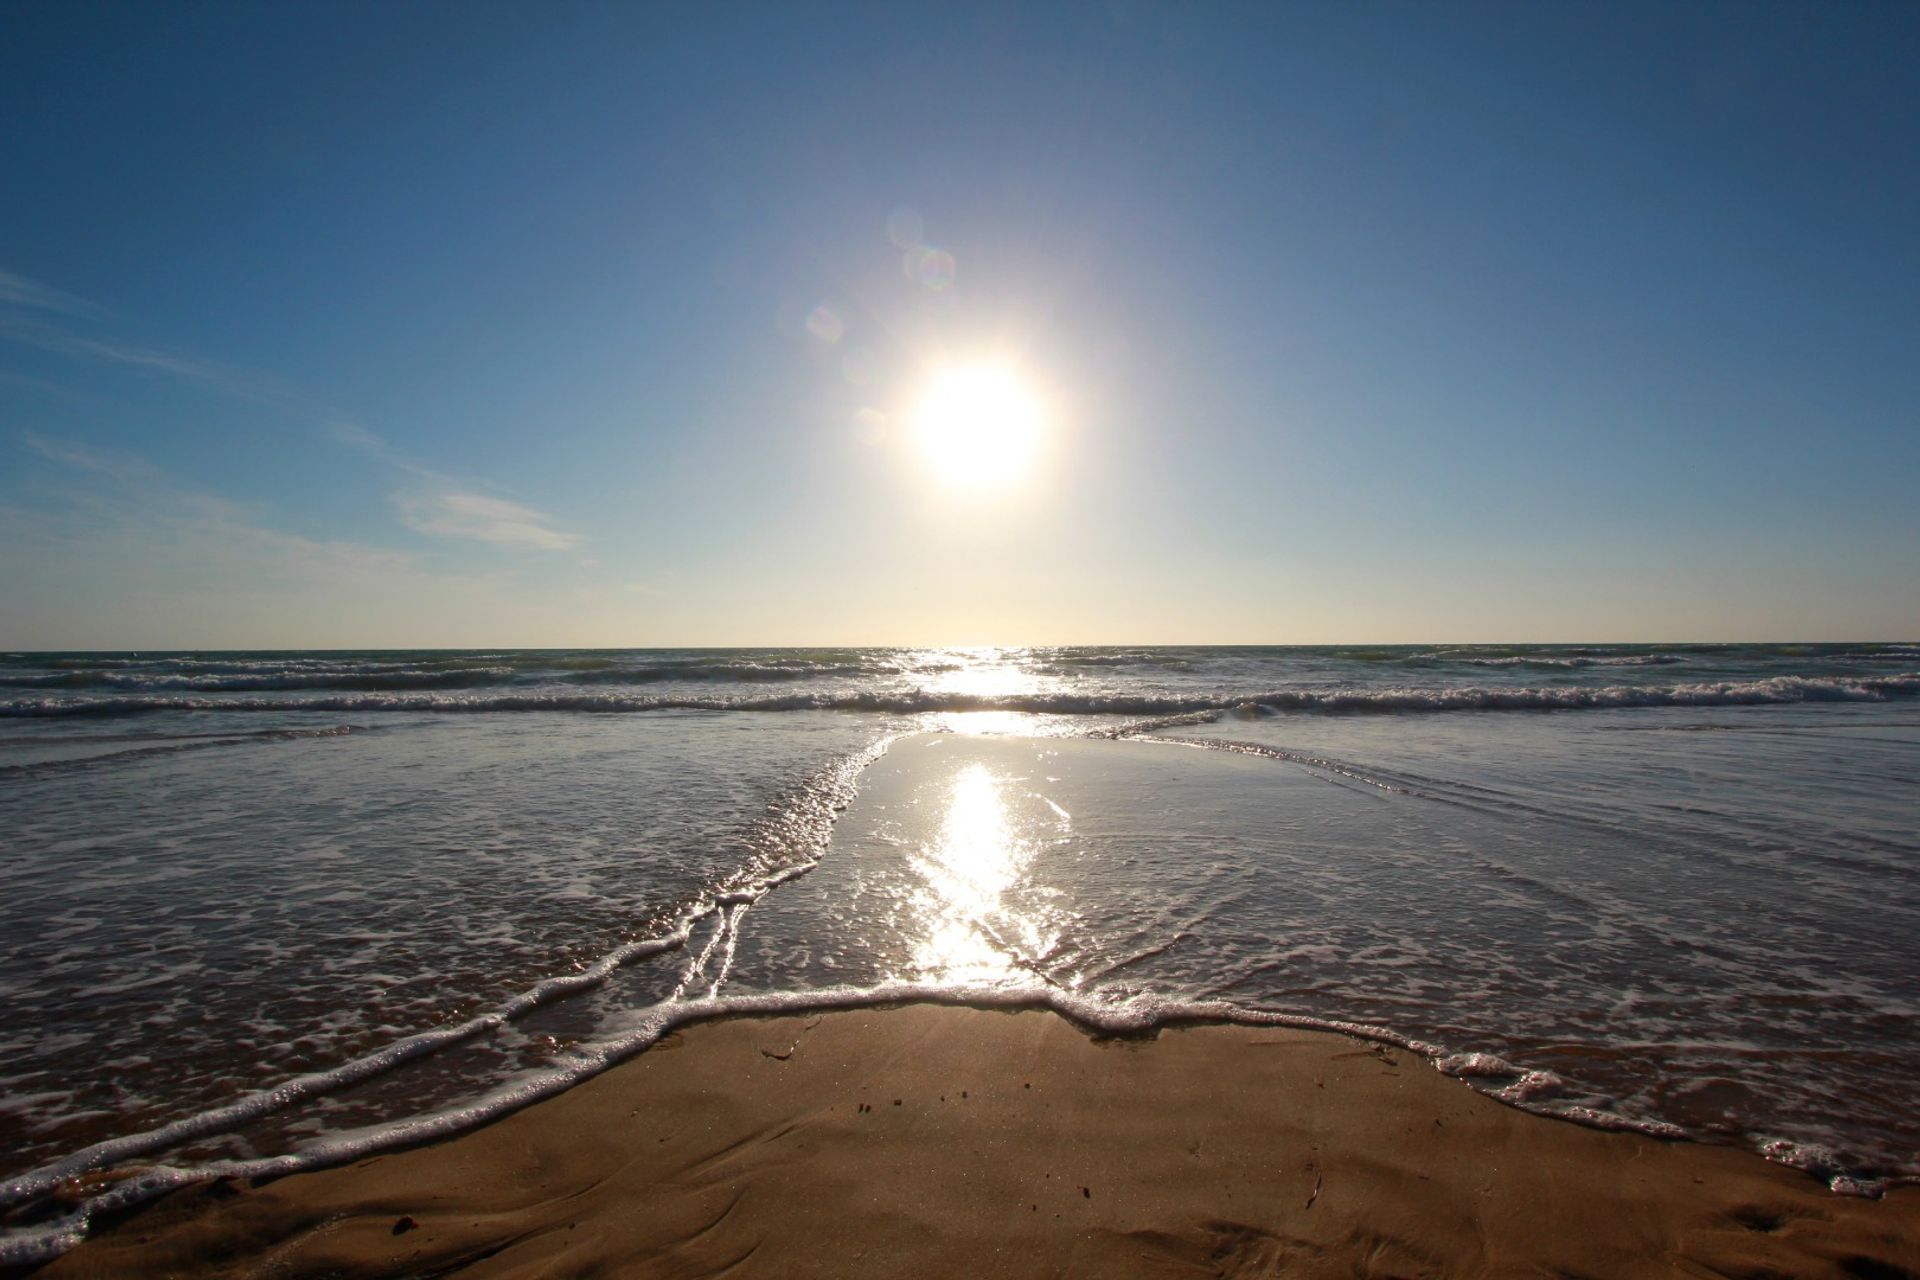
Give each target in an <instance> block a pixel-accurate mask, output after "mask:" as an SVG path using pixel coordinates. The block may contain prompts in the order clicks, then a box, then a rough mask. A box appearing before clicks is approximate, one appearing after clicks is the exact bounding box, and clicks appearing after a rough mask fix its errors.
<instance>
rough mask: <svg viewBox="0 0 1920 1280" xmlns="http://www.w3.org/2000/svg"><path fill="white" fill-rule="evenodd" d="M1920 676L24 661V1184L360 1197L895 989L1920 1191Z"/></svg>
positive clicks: (1664, 662)
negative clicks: (282, 1168) (372, 1159)
mask: <svg viewBox="0 0 1920 1280" xmlns="http://www.w3.org/2000/svg"><path fill="white" fill-rule="evenodd" d="M1916 668H1920V649H1915V648H1914V647H1913V646H1908V645H1849V646H1812V647H1809V646H1791V647H1787V646H1733V647H1728V646H1682V647H1666V648H1656V647H1617V646H1616V647H1608V646H1577V647H1560V648H1530V649H1484V648H1483V649H1474V650H1456V651H1448V652H1442V651H1436V650H1433V649H1419V648H1397V649H1359V650H1351V649H1349V650H1334V649H1311V650H1297V649H1281V650H1249V649H1194V648H1188V649H1170V650H1133V649H1111V648H1108V649H1079V650H1058V649H1055V650H1007V651H1002V650H995V651H964V652H958V651H956V652H937V653H936V652H912V651H901V650H883V651H840V650H833V651H807V652H794V651H768V650H760V651H730V652H726V653H702V652H698V651H682V652H672V653H637V652H613V653H600V654H578V653H573V654H555V653H546V652H543V653H512V654H501V653H496V654H456V655H449V654H227V655H159V656H136V655H117V656H111V657H103V656H99V655H27V656H21V655H14V656H11V657H7V658H4V659H0V686H4V687H0V830H4V831H5V832H6V841H5V846H4V852H3V853H0V884H3V885H4V887H5V890H6V892H5V894H4V895H0V938H4V940H5V942H6V946H5V948H4V952H3V953H0V1062H3V1063H4V1064H5V1065H4V1067H0V1073H4V1074H0V1149H3V1150H4V1151H5V1152H6V1167H5V1168H0V1176H6V1175H26V1173H27V1171H28V1170H30V1169H33V1168H34V1167H36V1166H47V1165H48V1164H49V1162H59V1161H61V1160H62V1158H63V1157H67V1156H69V1155H71V1154H72V1153H75V1152H77V1151H84V1149H85V1148H87V1147H88V1146H89V1144H94V1143H100V1142H108V1141H114V1140H119V1139H124V1138H126V1137H127V1135H137V1134H139V1133H140V1132H141V1131H144V1130H151V1129H154V1128H155V1127H157V1126H164V1125H167V1124H169V1123H173V1124H176V1125H178V1126H179V1130H178V1131H177V1132H176V1133H175V1134H173V1135H172V1136H170V1137H167V1138H155V1139H153V1140H151V1141H147V1140H139V1139H136V1140H134V1141H132V1142H130V1143H128V1142H123V1143H121V1145H119V1146H118V1147H113V1148H108V1149H105V1150H99V1151H94V1152H92V1153H91V1154H82V1155H80V1156H79V1157H78V1158H77V1159H75V1160H72V1161H70V1162H68V1163H67V1166H66V1167H68V1168H84V1167H91V1166H93V1165H98V1164H103V1163H110V1162H111V1160H112V1159H125V1158H135V1157H137V1158H139V1159H141V1160H142V1161H147V1162H151V1161H154V1160H156V1159H158V1160H167V1161H174V1162H181V1161H185V1162H193V1161H206V1160H215V1159H257V1158H263V1157H271V1156H275V1155H277V1154H280V1153H283V1152H288V1151H296V1152H297V1151H302V1150H304V1151H310V1152H319V1151H322V1150H324V1151H328V1152H331V1153H332V1156H330V1158H332V1157H337V1156H338V1155H340V1154H342V1153H347V1152H350V1151H352V1150H358V1149H362V1148H363V1146H364V1145H365V1144H366V1143H368V1142H377V1141H379V1140H380V1138H379V1136H378V1135H377V1134H375V1135H373V1136H369V1135H367V1134H366V1133H365V1132H363V1131H364V1130H365V1129H366V1128H367V1127H368V1126H375V1127H377V1126H379V1125H382V1124H385V1123H389V1122H392V1121H395V1120H399V1119H403V1118H404V1117H407V1116H412V1115H430V1114H443V1115H454V1114H456V1113H462V1111H463V1108H466V1109H467V1110H466V1112H465V1115H464V1118H465V1120H470V1119H471V1118H472V1116H473V1115H477V1114H480V1113H482V1112H484V1111H485V1110H486V1108H487V1107H488V1106H494V1105H499V1101H498V1099H496V1101H495V1102H493V1103H485V1104H483V1105H481V1106H480V1107H479V1108H478V1110H473V1109H472V1104H473V1103H474V1100H476V1099H483V1098H486V1097H487V1096H489V1095H490V1094H496V1093H498V1091H500V1090H503V1089H505V1090H507V1091H509V1092H511V1091H512V1090H514V1089H521V1090H522V1091H523V1092H524V1090H526V1089H529V1088H545V1087H548V1086H547V1085H545V1084H541V1083H539V1082H540V1081H542V1080H545V1079H548V1078H549V1077H550V1076H551V1077H553V1078H554V1079H560V1078H561V1077H565V1078H572V1076H574V1075H577V1074H578V1073H579V1072H580V1071H582V1070H591V1069H593V1064H594V1063H595V1062H598V1061H602V1060H604V1059H605V1058H606V1057H607V1056H609V1054H610V1053H613V1052H615V1051H616V1050H615V1049H610V1048H608V1046H618V1048H617V1051H618V1052H624V1051H626V1050H627V1049H629V1048H631V1047H633V1046H635V1045H636V1044H638V1043H642V1042H644V1040H645V1039H646V1037H647V1035H649V1034H652V1033H653V1032H650V1031H649V1030H648V1029H649V1028H652V1029H653V1031H657V1029H658V1028H659V1027H660V1026H661V1025H664V1022H663V1015H662V1010H663V1009H665V1010H667V1011H668V1014H667V1015H666V1016H667V1017H668V1018H670V1017H671V1016H678V1015H677V1014H673V1013H672V1011H673V1010H676V1009H678V1010H681V1011H683V1012H684V1011H685V1010H686V1009H689V1008H692V1007H694V1006H696V1005H699V1006H700V1007H706V1005H705V1004H704V1002H708V1001H718V1002H720V1004H721V1006H724V1004H725V1002H726V1001H728V1000H729V999H739V998H745V997H748V996H753V995H758V994H764V995H767V996H769V997H772V998H775V999H778V1000H801V1001H804V1000H809V999H834V1000H844V999H848V998H861V997H859V996H858V994H857V993H859V992H862V991H864V992H873V991H875V990H876V988H883V989H885V990H890V991H895V992H916V993H920V994H941V993H944V994H946V995H948V996H971V997H974V998H985V997H986V996H988V995H989V994H991V995H992V996H993V998H998V999H1012V1000H1023V999H1028V1000H1050V1001H1052V1002H1053V1003H1055V1004H1056V1006H1058V1007H1064V1008H1068V1009H1069V1010H1070V1011H1073V1012H1075V1013H1076V1014H1077V1015H1078V1016H1083V1017H1086V1018H1088V1019H1089V1020H1093V1021H1100V1020H1101V1019H1102V1018H1110V1019H1112V1020H1113V1022H1114V1024H1115V1025H1128V1026H1142V1025H1150V1024H1151V1023H1152V1021H1153V1020H1154V1019H1155V1018H1157V1017H1162V1016H1187V1015H1189V1014H1191V1013H1193V1012H1195V1011H1196V1009H1198V1008H1200V1007H1201V1006H1202V1005H1204V1006H1205V1007H1206V1008H1207V1009H1208V1010H1210V1011H1211V1012H1213V1013H1214V1014H1220V1013H1228V1014H1231V1013H1232V1012H1234V1011H1236V1010H1237V1011H1241V1012H1243V1013H1245V1012H1265V1013H1268V1014H1277V1015H1285V1016H1290V1017H1299V1018H1303V1019H1306V1020H1309V1021H1321V1022H1358V1023H1366V1024H1371V1025H1374V1026H1377V1027H1378V1028H1380V1029H1381V1030H1382V1032H1383V1033H1384V1034H1388V1035H1391V1036H1395V1037H1398V1038H1400V1039H1402V1040H1408V1041H1417V1042H1419V1044H1420V1045H1421V1046H1422V1047H1424V1048H1426V1049H1427V1050H1428V1051H1430V1052H1431V1053H1432V1054H1433V1056H1434V1057H1435V1059H1436V1061H1437V1062H1439V1063H1441V1064H1442V1065H1443V1066H1444V1067H1445V1068H1446V1069H1449V1070H1453V1071H1456V1072H1458V1073H1460V1074H1463V1075H1466V1076H1468V1077H1470V1078H1472V1079H1473V1080H1474V1081H1475V1082H1476V1083H1477V1084H1479V1085H1480V1086H1481V1087H1485V1088H1489V1089H1494V1090H1497V1091H1501V1092H1502V1093H1503V1096H1506V1097H1508V1098H1509V1099H1510V1100H1513V1101H1517V1102H1523V1103H1526V1104H1528V1105H1533V1106H1537V1107H1541V1108H1545V1109H1560V1110H1567V1111H1572V1112H1575V1113H1577V1114H1581V1115H1584V1116H1587V1117H1589V1118H1600V1119H1605V1118H1608V1117H1612V1118H1615V1119H1618V1120H1621V1121H1625V1122H1631V1123H1638V1124H1642V1125H1645V1126H1649V1127H1657V1126H1659V1125H1676V1126H1679V1127H1680V1128H1682V1129H1684V1130H1685V1131H1687V1132H1689V1133H1692V1134H1695V1135H1697V1136H1703V1137H1708V1138H1712V1139H1717V1140H1724V1141H1734V1142H1741V1143H1744V1144H1747V1145H1750V1146H1755V1147H1761V1148H1764V1149H1767V1150H1769V1152H1770V1154H1773V1155H1774V1156H1776V1157H1777V1158H1783V1159H1788V1160H1792V1161H1794V1162H1797V1163H1801V1164H1803V1165H1806V1166H1808V1167H1810V1168H1813V1169H1815V1170H1816V1171H1819V1172H1822V1173H1824V1174H1835V1173H1841V1174H1845V1175H1848V1176H1850V1177H1857V1178H1861V1179H1867V1178H1871V1177H1876V1176H1884V1175H1889V1174H1893V1175H1915V1174H1920V1127H1917V1126H1916V1122H1915V1120H1914V1118H1913V1116H1912V1114H1911V1108H1908V1107H1906V1106H1904V1102H1903V1100H1904V1098H1906V1097H1907V1096H1908V1095H1909V1094H1910V1093H1911V1091H1912V1088H1913V1086H1914V1083H1915V1081H1916V1080H1920V1038H1916V1037H1915V1036H1914V1035H1913V1033H1912V1030H1913V1027H1914V1025H1915V1015H1916V1012H1917V1011H1920V1009H1917V1006H1920V941H1917V940H1920V837H1917V836H1916V829H1917V828H1920V821H1916V819H1920V785H1916V784H1920V696H1916V695H1920V674H1916ZM1549 708H1558V710H1548V709H1549ZM842 806H848V807H846V809H845V812H844V814H843V815H841V816H840V818H839V822H838V825H837V826H836V825H835V814H836V812H837V811H838V810H839V809H840V808H841V807H842ZM816 859H817V860H818V865H817V866H816V865H815V862H816ZM543 983H545V984H546V985H544V986H543V985H541V984H543ZM889 984H894V985H889ZM530 991H531V992H532V993H533V994H532V996H531V997H529V996H528V994H527V993H529V992H530ZM850 992H851V993H854V994H852V995H850V994H849V993H850ZM823 993H824V994H823ZM1210 1002H1225V1004H1224V1006H1220V1005H1218V1004H1217V1003H1210ZM423 1035H424V1036H425V1037H426V1038H425V1039H420V1038H419V1037H421V1036H423ZM356 1064H357V1065H356ZM556 1071H557V1072H558V1073H559V1074H558V1076H553V1073H554V1072H556ZM297 1079H304V1083H302V1084H300V1085H299V1086H297V1087H295V1088H293V1089H291V1090H288V1091H286V1092H285V1093H284V1094H282V1095H281V1096H278V1097H265V1096H263V1091H266V1090H271V1089H273V1088H275V1087H276V1086H279V1085H282V1084H283V1082H286V1081H289V1080H297ZM236 1103H239V1104H240V1106H239V1111H238V1112H236V1113H233V1114H223V1113H222V1109H223V1108H230V1107H232V1106H234V1104H236ZM241 1113H244V1114H241ZM196 1117H198V1119H195V1118H196ZM450 1123H451V1121H450ZM341 1135H353V1136H351V1137H350V1139H347V1140H343V1139H342V1137H341ZM330 1144H331V1145H330ZM51 1176H52V1175H45V1176H38V1177H35V1176H21V1177H19V1178H17V1180H16V1181H15V1183H14V1184H12V1185H11V1186H10V1187H8V1188H5V1197H4V1198H5V1199H7V1200H8V1201H10V1202H27V1201H32V1200H34V1199H35V1198H36V1197H37V1196H38V1195H39V1194H40V1191H41V1190H43V1189H44V1187H45V1186H46V1185H48V1178H49V1177H51ZM33 1230H34V1228H31V1227H29V1226H22V1225H20V1224H18V1223H16V1225H15V1229H14V1232H13V1236H12V1241H13V1243H12V1245H11V1246H0V1248H4V1247H11V1248H12V1249H13V1250H14V1252H15V1253H16V1254H18V1253H19V1252H20V1251H21V1250H30V1249H31V1248H34V1247H40V1246H39V1245H35V1244H34V1243H33V1241H34V1240H35V1239H38V1240H41V1241H42V1242H44V1241H45V1240H46V1239H47V1238H50V1237H47V1236H45V1235H42V1236H39V1237H34V1236H33V1235H32V1231H33ZM42 1230H44V1228H42ZM10 1256H11V1255H10Z"/></svg>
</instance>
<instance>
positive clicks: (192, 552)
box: [0, 433, 642, 649]
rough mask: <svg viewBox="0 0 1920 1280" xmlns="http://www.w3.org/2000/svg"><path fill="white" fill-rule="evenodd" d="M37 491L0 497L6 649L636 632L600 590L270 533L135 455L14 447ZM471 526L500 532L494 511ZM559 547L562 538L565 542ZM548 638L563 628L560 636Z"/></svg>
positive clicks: (257, 514)
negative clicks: (27, 463) (29, 461)
mask: <svg viewBox="0 0 1920 1280" xmlns="http://www.w3.org/2000/svg"><path fill="white" fill-rule="evenodd" d="M5 443H6V444H7V445H9V446H12V448H11V449H10V450H9V451H10V452H12V453H13V457H12V458H11V459H5V464H6V465H18V463H19V462H20V461H21V455H22V454H24V453H26V452H31V453H33V454H35V455H37V457H38V459H39V466H38V468H37V474H35V475H34V476H33V480H34V484H33V486H32V488H31V489H30V490H28V491H26V492H25V493H23V494H22V495H21V496H19V497H17V498H14V499H11V500H7V499H0V547H5V548H7V549H8V554H5V555H0V600H11V601H21V602H26V607H23V608H17V609H11V610H0V647H7V648H24V649H60V648H83V649H85V648H100V649H120V648H140V649H149V648H152V649H160V648H165V649H196V648H198V649H206V648H329V647H340V648H347V647H357V646H366V645H394V646H406V647H431V646H440V645H457V646H467V647H470V646H474V645H480V644H485V645H513V644H575V643H577V644H582V645H584V644H591V643H604V642H605V641H604V639H601V638H598V637H604V636H606V635H630V634H632V632H633V630H634V627H635V626H636V625H638V624H639V622H640V621H642V619H641V618H639V617H637V616H636V615H634V614H633V613H631V612H624V611H621V610H620V609H619V607H618V606H617V605H615V604H612V603H610V602H609V601H608V599H607V598H606V595H605V593H604V592H602V591H596V590H589V589H586V588H584V587H581V586H579V585H577V584H575V585H569V584H566V583H564V582H559V581H556V580H555V579H554V578H553V577H552V576H551V575H548V574H544V573H531V572H523V571H515V570H502V569H493V570H489V571H486V572H449V571H446V570H443V569H441V568H438V567H436V566H435V565H434V563H433V562H432V560H431V559H430V558H429V557H427V556H425V555H419V554H414V553H411V552H406V551H396V550H392V549H389V548H384V547H379V546H372V545H368V544H366V543H361V542H353V541H348V540H343V539H329V538H316V537H309V536H306V535H304V534H301V533H296V532H292V531H290V530H287V529H283V528H276V527H275V522H274V517H273V513H272V510H271V509H270V508H269V507H267V506H266V505H265V504H264V503H243V502H235V501H231V500H229V499H227V498H224V497H220V496H218V495H215V494H212V493H208V492H206V491H204V490H202V489H199V488H197V487H195V486H194V485H193V484H192V483H191V482H190V481H187V480H183V479H182V478H180V477H178V476H176V475H173V474H170V473H168V472H166V471H164V470H162V469H161V468H159V467H157V466H155V465H153V464H152V463H151V462H149V461H148V460H146V459H145V458H143V457H140V456H137V455H133V454H127V453H119V452H109V451H105V450H99V449H94V448H90V447H88V446H85V445H80V444H76V443H74V442H72V441H68V440H62V439H56V438H52V437H48V436H44V435H36V434H26V433H22V434H20V435H18V436H16V437H13V438H12V439H11V440H9V441H7V442H5ZM461 518H464V519H474V520H482V521H485V520H492V521H494V522H495V523H499V522H502V521H503V520H506V519H507V517H506V515H505V514H504V513H503V512H502V511H500V510H497V509H491V508H490V509H487V510H484V511H479V512H474V511H469V512H466V513H464V514H463V515H462V517H461ZM562 536H564V535H562ZM556 628H558V629H557V630H556Z"/></svg>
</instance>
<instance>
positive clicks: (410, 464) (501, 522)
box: [331, 422, 581, 551]
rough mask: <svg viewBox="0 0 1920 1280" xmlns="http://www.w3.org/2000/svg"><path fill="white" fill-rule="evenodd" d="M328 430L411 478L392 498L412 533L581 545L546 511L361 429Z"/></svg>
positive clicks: (560, 547)
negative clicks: (461, 478)
mask: <svg viewBox="0 0 1920 1280" xmlns="http://www.w3.org/2000/svg"><path fill="white" fill-rule="evenodd" d="M331 430H332V433H333V437H334V439H336V440H338V441H340V442H341V443H342V444H345V445H348V446H350V447H352V448H354V449H358V450H360V451H361V452H362V453H365V454H368V455H369V456H371V457H375V458H378V459H380V461H382V462H384V463H386V464H387V465H389V466H391V467H393V468H395V469H396V470H399V471H402V472H405V473H406V474H407V475H408V476H410V477H412V479H413V482H414V483H412V484H410V485H408V486H407V487H406V488H404V489H401V490H398V491H396V492H395V493H393V494H392V495H391V496H392V499H393V505H394V507H395V509H396V510H397V511H398V512H399V514H400V521H401V523H402V524H404V525H406V526H407V528H409V529H412V530H413V531H414V532H415V533H424V534H429V535H431V536H433V537H439V538H464V539H468V540H471V541H475V542H490V543H493V544H495V545H497V546H509V547H530V548H533V549H535V550H540V551H565V550H568V549H569V548H572V547H576V546H578V545H580V542H581V537H580V535H579V534H577V533H568V532H566V531H565V530H562V529H557V528H555V527H554V518H553V517H552V516H550V515H547V514H546V513H545V512H543V511H540V510H537V509H535V508H533V507H530V506H528V505H526V504H525V503H522V502H515V501H513V500H512V499H510V498H503V497H500V496H498V495H496V494H491V493H487V492H484V491H483V490H481V489H479V488H476V487H475V486H473V485H472V484H469V483H466V482H463V481H459V480H456V479H454V478H453V477H450V476H447V475H443V474H441V473H440V472H438V471H435V470H434V469H433V468H431V467H427V466H423V465H422V464H420V463H418V462H414V461H412V460H411V459H409V458H406V457H403V456H401V455H400V454H399V453H397V452H395V450H394V449H393V447H392V446H391V445H389V444H388V443H387V442H386V441H385V440H384V439H382V438H381V437H380V436H378V435H376V434H374V433H373V432H371V431H368V430H367V429H366V428H365V427H362V426H358V425H356V424H354V423H351V422H338V423H335V424H334V425H333V427H332V428H331Z"/></svg>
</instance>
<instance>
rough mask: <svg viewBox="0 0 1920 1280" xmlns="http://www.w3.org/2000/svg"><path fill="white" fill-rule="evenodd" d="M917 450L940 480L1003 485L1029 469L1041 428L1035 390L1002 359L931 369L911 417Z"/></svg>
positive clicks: (977, 485) (1042, 415)
mask: <svg viewBox="0 0 1920 1280" xmlns="http://www.w3.org/2000/svg"><path fill="white" fill-rule="evenodd" d="M912 424H913V436H914V441H915V443H916V444H918V445H919V448H920V453H921V456H922V457H923V458H924V459H925V460H926V462H927V464H928V465H929V466H930V467H931V468H932V469H933V471H934V473H935V474H936V475H937V476H939V477H940V479H941V480H942V481H944V482H945V483H947V484H949V485H952V486H954V487H956V488H962V489H975V490H979V489H999V488H1006V487H1008V486H1010V485H1012V484H1014V483H1016V482H1018V481H1019V480H1021V479H1023V478H1024V477H1025V476H1026V475H1027V474H1028V472H1029V471H1031V470H1032V467H1033V463H1034V458H1035V456H1036V455H1037V454H1038V453H1039V450H1040V444H1041V437H1042V435H1043V434H1044V433H1045V429H1046V415H1045V412H1044V409H1043V406H1042V403H1041V399H1040V396H1039V395H1038V394H1037V393H1036V392H1035V391H1034V389H1033V388H1032V386H1030V385H1029V384H1028V383H1027V382H1026V381H1025V380H1024V379H1023V378H1021V376H1020V375H1019V373H1018V372H1016V371H1015V370H1014V369H1013V368H1012V367H1011V366H1008V365H1005V364H995V363H982V364H958V365H950V366H948V367H946V368H944V369H940V370H938V371H936V372H935V373H934V375H933V377H932V378H931V379H930V380H929V381H928V383H927V386H926V389H925V391H924V392H922V393H921V396H920V401H919V404H918V405H917V406H916V408H915V410H914V414H913V418H912Z"/></svg>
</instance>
